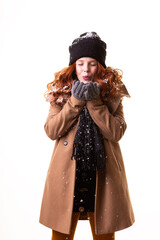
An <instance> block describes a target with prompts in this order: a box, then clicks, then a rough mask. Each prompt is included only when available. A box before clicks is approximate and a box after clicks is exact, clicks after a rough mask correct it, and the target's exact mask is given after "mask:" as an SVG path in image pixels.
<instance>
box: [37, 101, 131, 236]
mask: <svg viewBox="0 0 160 240" xmlns="http://www.w3.org/2000/svg"><path fill="white" fill-rule="evenodd" d="M84 105H85V102H83V101H80V100H77V99H76V98H75V97H74V96H71V97H70V98H69V100H68V102H67V103H66V104H65V105H64V106H63V108H62V107H60V106H59V105H57V104H53V105H50V111H49V115H48V118H47V120H46V123H45V131H46V134H47V135H48V137H49V138H51V139H52V140H56V142H55V146H54V150H53V154H52V158H51V162H50V166H49V169H48V173H47V178H46V183H45V188H44V194H43V199H42V205H41V212H40V219H39V221H40V223H42V224H43V225H45V226H47V227H49V228H51V229H54V230H55V231H59V232H62V233H65V234H69V233H70V228H71V219H72V211H73V196H74V186H75V173H76V161H75V160H71V155H72V147H73V141H74V137H75V134H76V129H77V126H78V117H79V114H80V112H81V110H82V109H83V106H84ZM86 107H87V108H88V111H89V113H90V115H91V117H92V119H93V120H94V121H95V123H96V124H97V125H98V127H99V129H100V130H101V133H102V134H103V136H104V146H105V152H106V165H105V167H104V168H102V169H101V170H99V171H97V175H96V196H95V231H96V234H106V233H110V232H115V231H118V230H121V229H124V228H127V227H129V226H131V225H132V224H133V223H134V214H133V210H132V205H131V201H130V197H129V192H128V185H127V179H126V174H125V168H124V164H123V159H122V155H121V150H120V146H119V143H118V141H119V140H120V139H121V138H122V136H123V134H124V132H125V130H126V123H125V120H124V115H123V106H122V101H121V98H120V97H117V98H116V99H114V100H112V101H110V102H108V103H107V104H104V103H103V102H102V100H101V99H100V97H98V98H97V99H96V100H92V101H88V102H87V103H86Z"/></svg>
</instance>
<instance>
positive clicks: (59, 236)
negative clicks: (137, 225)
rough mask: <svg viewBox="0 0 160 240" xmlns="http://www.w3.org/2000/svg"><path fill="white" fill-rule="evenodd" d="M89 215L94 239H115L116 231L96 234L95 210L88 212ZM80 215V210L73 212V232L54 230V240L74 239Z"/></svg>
mask: <svg viewBox="0 0 160 240" xmlns="http://www.w3.org/2000/svg"><path fill="white" fill-rule="evenodd" d="M87 215H88V219H89V222H90V225H91V230H92V236H93V240H115V233H108V234H100V235H99V234H98V235H96V234H95V222H94V212H88V213H87ZM79 217H80V212H73V215H72V223H71V233H70V234H64V233H61V232H57V231H54V230H52V240H73V239H74V234H75V230H76V226H77V222H78V220H79Z"/></svg>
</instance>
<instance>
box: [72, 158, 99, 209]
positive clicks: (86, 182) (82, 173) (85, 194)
mask: <svg viewBox="0 0 160 240" xmlns="http://www.w3.org/2000/svg"><path fill="white" fill-rule="evenodd" d="M95 187H96V170H80V165H79V163H78V162H77V167H76V181H75V190H74V204H73V212H84V213H86V212H94V205H95Z"/></svg>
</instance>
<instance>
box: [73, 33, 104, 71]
mask: <svg viewBox="0 0 160 240" xmlns="http://www.w3.org/2000/svg"><path fill="white" fill-rule="evenodd" d="M106 47H107V45H106V43H105V42H103V41H102V40H101V39H100V37H99V36H98V34H97V33H96V32H86V33H83V34H81V35H80V37H79V38H76V39H75V40H74V41H73V42H72V45H71V46H69V52H70V61H69V65H71V64H73V63H74V62H75V61H76V60H78V59H79V58H81V57H91V58H94V59H96V60H97V61H98V62H99V63H100V64H102V66H103V67H105V68H106V65H105V58H106Z"/></svg>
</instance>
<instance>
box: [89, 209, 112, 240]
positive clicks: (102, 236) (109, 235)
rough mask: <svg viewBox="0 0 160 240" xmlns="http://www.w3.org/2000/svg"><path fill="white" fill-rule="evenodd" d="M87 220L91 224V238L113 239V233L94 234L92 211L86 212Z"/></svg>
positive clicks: (97, 239)
mask: <svg viewBox="0 0 160 240" xmlns="http://www.w3.org/2000/svg"><path fill="white" fill-rule="evenodd" d="M87 214H88V217H89V222H90V225H91V230H92V235H93V240H115V233H108V234H100V235H99V234H98V235H96V234H95V221H94V212H88V213H87Z"/></svg>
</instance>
